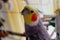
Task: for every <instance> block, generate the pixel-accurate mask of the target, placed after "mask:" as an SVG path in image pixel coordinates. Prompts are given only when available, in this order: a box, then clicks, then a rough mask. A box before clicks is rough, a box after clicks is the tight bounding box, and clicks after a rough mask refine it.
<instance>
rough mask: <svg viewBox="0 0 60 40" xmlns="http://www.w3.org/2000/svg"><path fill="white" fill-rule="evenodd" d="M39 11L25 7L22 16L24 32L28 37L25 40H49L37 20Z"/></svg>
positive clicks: (39, 21) (38, 19)
mask: <svg viewBox="0 0 60 40" xmlns="http://www.w3.org/2000/svg"><path fill="white" fill-rule="evenodd" d="M38 11H39V10H37V9H35V8H34V7H32V6H25V7H24V9H23V10H22V12H21V13H22V15H23V17H24V20H25V30H26V34H27V36H28V37H29V38H28V39H26V40H51V38H50V36H49V34H48V32H47V30H46V29H45V28H44V27H43V25H42V22H41V20H40V18H39V12H38Z"/></svg>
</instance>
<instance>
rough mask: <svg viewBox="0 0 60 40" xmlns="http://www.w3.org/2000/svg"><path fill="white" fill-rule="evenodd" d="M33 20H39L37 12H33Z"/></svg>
mask: <svg viewBox="0 0 60 40" xmlns="http://www.w3.org/2000/svg"><path fill="white" fill-rule="evenodd" d="M31 20H32V21H33V22H34V21H36V20H37V14H36V13H34V14H32V19H31Z"/></svg>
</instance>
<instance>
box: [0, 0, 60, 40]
mask: <svg viewBox="0 0 60 40" xmlns="http://www.w3.org/2000/svg"><path fill="white" fill-rule="evenodd" d="M10 2H11V4H9V9H8V7H7V4H8V3H3V2H2V0H0V4H2V9H0V17H1V18H3V19H5V20H6V23H7V24H6V30H11V31H14V32H17V33H23V32H24V31H25V29H24V20H23V16H22V15H21V14H20V15H19V13H20V12H21V11H22V10H23V8H24V6H26V5H31V6H34V7H35V8H37V9H38V10H40V11H42V14H39V15H40V18H41V20H42V23H43V25H44V27H45V28H46V30H47V31H48V33H49V35H50V36H51V39H52V40H55V39H56V29H55V28H56V27H55V17H56V14H55V12H54V11H56V9H58V8H59V7H60V5H59V4H60V0H10ZM10 2H9V3H10ZM0 6H1V5H0ZM18 9H19V10H18ZM3 11H4V12H3ZM10 11H11V12H12V13H11V12H10ZM16 13H17V14H16ZM16 19H17V20H16ZM21 26H22V27H21ZM18 27H19V28H18ZM16 29H17V30H16ZM1 39H2V40H25V37H15V36H14V37H13V36H12V35H10V36H9V37H6V38H1Z"/></svg>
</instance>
